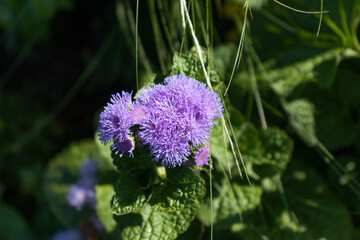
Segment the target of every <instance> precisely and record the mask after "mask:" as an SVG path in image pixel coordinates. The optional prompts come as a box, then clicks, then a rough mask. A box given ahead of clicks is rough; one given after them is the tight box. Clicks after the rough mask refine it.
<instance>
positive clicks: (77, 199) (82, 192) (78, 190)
mask: <svg viewBox="0 0 360 240" xmlns="http://www.w3.org/2000/svg"><path fill="white" fill-rule="evenodd" d="M91 195H92V191H91V189H88V188H85V187H82V186H78V185H72V186H71V188H70V191H69V192H68V194H67V195H66V198H67V200H68V203H69V205H70V206H72V207H74V208H75V209H76V210H77V211H80V210H81V209H83V207H84V205H85V204H87V203H88V197H89V196H91Z"/></svg>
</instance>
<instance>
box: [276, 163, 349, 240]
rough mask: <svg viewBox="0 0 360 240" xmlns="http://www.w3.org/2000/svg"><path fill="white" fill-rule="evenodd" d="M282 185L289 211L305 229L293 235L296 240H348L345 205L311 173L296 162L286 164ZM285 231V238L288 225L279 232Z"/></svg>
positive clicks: (347, 217)
mask: <svg viewBox="0 0 360 240" xmlns="http://www.w3.org/2000/svg"><path fill="white" fill-rule="evenodd" d="M282 182H283V184H284V189H286V190H285V191H286V197H287V200H288V203H289V208H290V209H291V210H293V211H294V213H295V216H296V218H297V219H298V221H299V223H300V224H301V225H302V226H303V227H304V228H305V231H302V232H299V233H295V234H296V236H298V239H300V240H302V239H303V240H305V239H322V238H323V239H327V240H336V239H344V240H347V239H351V232H352V224H351V217H350V214H349V212H348V210H347V209H346V206H344V205H343V204H342V203H341V202H339V200H338V199H337V197H336V196H334V195H333V194H332V193H331V192H330V191H329V189H328V185H327V183H326V182H324V181H323V180H322V179H321V177H320V176H319V175H318V174H317V173H316V172H315V171H314V170H312V169H310V168H307V167H306V166H304V165H303V163H302V162H301V161H299V160H298V161H296V162H295V164H293V165H290V169H289V171H287V172H286V174H285V175H284V177H283V179H282ZM299 189H301V191H299ZM331 209H336V211H331ZM279 217H281V215H280V216H279ZM292 219H293V218H292ZM282 221H283V222H284V219H283V220H282ZM299 223H297V225H299ZM285 226H286V225H285ZM275 229H276V227H275V228H274V230H275ZM285 231H287V232H288V234H287V236H289V237H290V236H291V235H290V234H291V232H294V231H293V230H291V228H289V227H288V226H287V227H286V228H284V229H283V231H282V232H283V233H282V235H283V234H284V232H285ZM283 236H284V237H283V238H282V239H288V238H286V235H283ZM275 238H276V237H275Z"/></svg>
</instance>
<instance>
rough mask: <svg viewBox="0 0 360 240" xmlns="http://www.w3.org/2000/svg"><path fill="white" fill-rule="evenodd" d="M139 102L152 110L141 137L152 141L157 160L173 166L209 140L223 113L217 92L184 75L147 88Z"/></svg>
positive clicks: (142, 125) (151, 144)
mask: <svg viewBox="0 0 360 240" xmlns="http://www.w3.org/2000/svg"><path fill="white" fill-rule="evenodd" d="M136 104H139V105H142V106H145V107H146V108H147V109H148V111H149V113H148V118H147V120H146V121H145V122H144V123H141V124H140V132H139V139H140V140H141V141H142V142H143V143H145V144H148V145H149V148H150V151H151V154H152V155H153V156H154V160H155V161H160V160H161V164H162V165H167V166H169V167H176V166H180V165H181V164H182V163H183V162H184V161H185V160H187V156H188V155H189V154H190V152H191V150H192V146H195V147H199V146H201V145H203V144H205V143H206V141H207V140H208V139H209V137H210V134H211V128H212V127H213V126H214V125H215V122H214V119H215V118H218V117H220V116H221V115H222V111H223V106H222V103H221V100H220V98H219V97H218V96H217V94H216V93H215V92H213V91H211V90H210V89H208V88H207V87H206V85H205V84H204V83H201V82H199V81H197V80H195V79H192V78H190V77H187V76H184V75H174V76H170V77H167V78H165V84H164V85H161V84H158V85H154V86H153V87H151V88H148V89H145V90H143V91H142V92H141V93H140V94H139V95H138V97H137V99H136Z"/></svg>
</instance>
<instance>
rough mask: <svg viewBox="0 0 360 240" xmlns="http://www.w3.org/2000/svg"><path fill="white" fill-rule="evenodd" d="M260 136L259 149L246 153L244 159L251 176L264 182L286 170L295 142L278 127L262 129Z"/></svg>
mask: <svg viewBox="0 0 360 240" xmlns="http://www.w3.org/2000/svg"><path fill="white" fill-rule="evenodd" d="M258 134H259V147H258V148H256V149H254V150H252V151H250V152H248V153H246V152H244V155H243V157H244V161H245V163H246V165H247V166H248V167H249V168H250V169H251V170H252V171H250V172H249V174H250V176H251V177H253V178H255V179H259V178H261V179H262V180H264V178H265V177H268V178H271V177H274V176H275V175H277V174H281V173H282V172H283V171H284V170H285V167H286V165H287V164H288V162H289V161H290V159H291V155H292V151H293V141H292V140H291V139H290V138H289V137H288V136H287V134H286V133H285V132H284V131H282V130H280V129H278V128H276V127H271V128H268V129H265V130H263V129H261V130H259V133H258ZM240 148H241V146H240ZM251 173H252V174H251ZM253 173H255V175H254V174H253Z"/></svg>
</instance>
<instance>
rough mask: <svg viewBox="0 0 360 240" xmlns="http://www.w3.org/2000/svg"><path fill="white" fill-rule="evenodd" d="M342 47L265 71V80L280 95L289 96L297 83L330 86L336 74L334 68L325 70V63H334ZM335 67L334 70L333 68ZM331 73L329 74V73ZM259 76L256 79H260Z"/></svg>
mask: <svg viewBox="0 0 360 240" xmlns="http://www.w3.org/2000/svg"><path fill="white" fill-rule="evenodd" d="M342 52H343V49H331V50H328V51H326V52H323V53H320V54H318V55H313V56H311V57H309V58H308V59H305V60H302V61H298V62H295V63H293V64H287V65H286V66H284V67H283V68H280V69H276V70H271V71H267V73H266V77H265V79H264V80H266V81H267V82H268V83H269V84H270V86H271V87H272V88H273V89H274V90H275V92H277V93H278V94H280V95H282V96H285V97H286V96H289V95H290V94H291V93H292V91H293V90H294V89H295V87H297V86H298V85H299V84H302V83H307V82H319V84H320V85H322V86H324V87H325V86H326V87H328V86H330V85H331V84H332V82H333V81H334V78H335V76H336V71H335V70H336V68H335V67H333V68H332V70H331V71H328V70H325V71H324V66H325V67H326V63H327V62H328V63H330V64H332V65H334V62H335V59H337V58H338V57H339V56H340V54H341V53H342ZM334 69H335V70H334ZM330 73H331V74H330ZM262 78H263V76H259V77H258V79H262Z"/></svg>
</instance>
